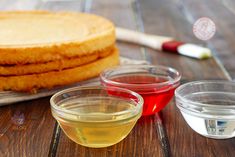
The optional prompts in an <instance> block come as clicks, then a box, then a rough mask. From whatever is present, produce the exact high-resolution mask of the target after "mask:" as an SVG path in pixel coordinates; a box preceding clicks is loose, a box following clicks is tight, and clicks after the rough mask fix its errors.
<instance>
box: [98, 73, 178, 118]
mask: <svg viewBox="0 0 235 157" xmlns="http://www.w3.org/2000/svg"><path fill="white" fill-rule="evenodd" d="M110 80H111V81H114V82H118V83H120V84H114V83H112V82H111V81H110V83H109V82H105V83H104V82H102V83H103V84H104V85H106V86H116V87H121V88H127V89H129V90H132V91H135V92H137V93H138V94H140V95H141V96H142V97H143V99H144V106H143V113H142V115H143V116H147V115H152V114H154V113H156V112H159V111H160V110H162V109H163V108H164V107H165V106H166V105H167V104H168V103H169V101H170V100H171V99H172V97H173V96H174V91H175V88H176V87H177V85H178V84H179V83H178V82H177V83H175V84H167V83H166V84H164V85H160V84H161V83H164V82H167V81H169V79H167V78H165V77H159V76H154V75H148V74H147V75H141V74H132V75H125V76H124V75H122V76H115V77H113V78H110ZM132 85H133V86H132ZM120 95H122V94H120Z"/></svg>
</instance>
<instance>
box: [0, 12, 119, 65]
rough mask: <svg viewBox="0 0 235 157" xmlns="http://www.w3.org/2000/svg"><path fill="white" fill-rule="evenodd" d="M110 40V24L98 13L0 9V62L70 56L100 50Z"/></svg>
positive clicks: (111, 38)
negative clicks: (97, 14)
mask: <svg viewBox="0 0 235 157" xmlns="http://www.w3.org/2000/svg"><path fill="white" fill-rule="evenodd" d="M114 42H115V33H114V26H113V24H112V23H111V22H110V21H108V20H106V19H104V18H102V17H100V16H96V15H92V14H85V13H73V12H57V13H55V12H45V11H16V12H0V64H26V63H38V62H47V61H53V60H57V59H60V58H63V57H74V56H79V55H84V54H89V53H92V52H94V51H97V50H101V49H104V48H106V47H108V46H110V45H112V44H114ZM4 56H5V57H4Z"/></svg>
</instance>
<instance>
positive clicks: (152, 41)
mask: <svg viewBox="0 0 235 157" xmlns="http://www.w3.org/2000/svg"><path fill="white" fill-rule="evenodd" d="M116 36H117V40H120V41H126V42H130V43H135V44H140V45H143V46H147V47H150V48H153V49H156V50H162V44H163V43H164V42H167V41H171V40H173V38H170V37H164V36H155V35H149V34H144V33H141V32H137V31H132V30H128V29H124V28H119V27H116Z"/></svg>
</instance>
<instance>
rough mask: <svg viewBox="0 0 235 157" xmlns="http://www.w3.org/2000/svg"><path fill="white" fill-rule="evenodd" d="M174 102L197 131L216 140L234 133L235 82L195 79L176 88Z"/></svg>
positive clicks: (232, 135)
mask: <svg viewBox="0 0 235 157" xmlns="http://www.w3.org/2000/svg"><path fill="white" fill-rule="evenodd" d="M175 97H176V105H177V107H178V108H179V109H180V112H181V113H182V115H183V117H184V119H185V121H186V122H187V124H188V125H189V126H190V127H191V128H192V129H193V130H194V131H196V132H197V133H199V134H201V135H203V136H206V137H209V138H215V139H226V138H231V137H234V136H235V83H234V82H229V81H196V82H189V83H186V84H184V85H181V86H180V87H178V88H177V89H176V91H175Z"/></svg>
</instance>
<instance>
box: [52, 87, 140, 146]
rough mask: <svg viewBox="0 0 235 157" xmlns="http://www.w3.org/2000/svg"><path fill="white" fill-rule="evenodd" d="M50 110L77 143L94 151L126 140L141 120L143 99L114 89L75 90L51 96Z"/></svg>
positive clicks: (86, 88) (89, 88)
mask: <svg viewBox="0 0 235 157" xmlns="http://www.w3.org/2000/svg"><path fill="white" fill-rule="evenodd" d="M50 103H51V111H52V115H53V117H54V118H55V119H56V120H57V122H58V123H59V125H60V127H61V128H62V130H63V131H64V133H65V134H66V135H67V136H68V137H69V138H70V139H71V140H73V141H74V142H76V143H78V144H80V145H83V146H87V147H93V148H100V147H107V146H111V145H114V144H116V143H118V142H119V141H121V140H122V139H124V138H125V137H126V136H127V135H128V134H129V132H130V131H131V130H132V128H133V127H134V125H135V124H136V122H137V120H138V119H139V118H140V117H141V114H142V107H143V99H142V97H141V96H140V95H139V94H137V93H135V92H132V91H130V90H127V89H121V88H115V87H109V88H105V87H100V86H94V87H75V88H70V89H66V90H63V91H61V92H58V93H56V94H55V95H53V96H52V98H51V100H50Z"/></svg>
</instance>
